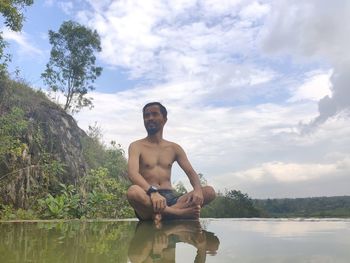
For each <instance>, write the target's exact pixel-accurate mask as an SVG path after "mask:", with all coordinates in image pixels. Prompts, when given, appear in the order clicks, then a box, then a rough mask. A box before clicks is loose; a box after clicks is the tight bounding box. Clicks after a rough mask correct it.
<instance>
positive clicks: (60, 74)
mask: <svg viewBox="0 0 350 263" xmlns="http://www.w3.org/2000/svg"><path fill="white" fill-rule="evenodd" d="M49 40H50V44H51V45H52V49H51V56H50V61H49V63H47V65H46V70H45V71H44V72H43V73H42V75H41V76H42V78H43V80H44V82H45V83H46V84H47V85H48V86H49V89H51V90H52V91H54V92H57V91H61V92H63V94H64V96H65V98H66V101H65V103H64V110H66V111H71V112H72V113H74V112H78V111H79V110H80V109H81V108H82V107H87V106H90V107H91V106H92V99H91V98H87V97H86V94H87V93H88V91H89V90H94V86H93V85H92V84H93V83H94V81H95V80H96V78H97V77H98V76H100V75H101V72H102V68H101V67H97V66H95V62H96V57H95V55H94V52H95V51H97V52H100V51H101V41H100V37H99V35H98V33H97V31H96V30H91V29H89V28H87V27H85V26H83V25H80V24H79V23H76V22H74V21H66V22H64V23H63V24H62V25H61V27H60V29H59V31H58V32H54V31H52V30H50V31H49Z"/></svg>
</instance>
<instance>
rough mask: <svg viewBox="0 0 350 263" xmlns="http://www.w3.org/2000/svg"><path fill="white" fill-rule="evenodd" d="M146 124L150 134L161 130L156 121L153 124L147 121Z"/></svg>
mask: <svg viewBox="0 0 350 263" xmlns="http://www.w3.org/2000/svg"><path fill="white" fill-rule="evenodd" d="M145 126H146V131H147V133H148V135H154V134H156V133H157V132H158V131H159V127H158V125H157V124H156V123H152V125H151V126H150V124H149V123H147V124H146V125H145Z"/></svg>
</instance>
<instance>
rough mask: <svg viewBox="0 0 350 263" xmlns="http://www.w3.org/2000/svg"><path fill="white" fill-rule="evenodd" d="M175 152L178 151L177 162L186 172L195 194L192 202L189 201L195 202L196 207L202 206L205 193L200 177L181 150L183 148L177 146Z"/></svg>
mask: <svg viewBox="0 0 350 263" xmlns="http://www.w3.org/2000/svg"><path fill="white" fill-rule="evenodd" d="M175 151H176V161H177V162H178V164H179V165H180V167H181V168H182V170H184V172H185V173H186V175H187V177H188V179H189V180H190V183H191V185H192V187H193V194H192V196H191V199H192V200H188V201H189V202H193V203H195V204H196V205H202V204H203V200H204V199H203V192H202V187H201V183H200V180H199V176H198V174H197V173H196V172H195V170H194V169H193V167H192V165H191V163H190V161H189V160H188V159H187V156H186V153H185V151H184V150H183V149H182V148H181V146H179V145H177V144H175Z"/></svg>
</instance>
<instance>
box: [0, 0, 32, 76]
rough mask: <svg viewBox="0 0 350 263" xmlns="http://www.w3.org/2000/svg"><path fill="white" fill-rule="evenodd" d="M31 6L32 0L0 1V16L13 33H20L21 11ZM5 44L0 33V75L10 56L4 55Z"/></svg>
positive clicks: (22, 17)
mask: <svg viewBox="0 0 350 263" xmlns="http://www.w3.org/2000/svg"><path fill="white" fill-rule="evenodd" d="M31 4H33V0H0V14H1V15H2V16H3V17H4V19H5V21H4V23H5V25H6V26H7V27H8V28H9V29H11V30H13V31H21V29H22V26H23V20H24V16H23V13H22V10H23V9H24V8H25V7H26V6H30V5H31ZM5 47H6V42H5V41H4V39H3V37H2V32H0V74H3V73H4V72H5V70H6V67H7V63H8V62H9V61H10V55H8V54H5V53H4V49H5Z"/></svg>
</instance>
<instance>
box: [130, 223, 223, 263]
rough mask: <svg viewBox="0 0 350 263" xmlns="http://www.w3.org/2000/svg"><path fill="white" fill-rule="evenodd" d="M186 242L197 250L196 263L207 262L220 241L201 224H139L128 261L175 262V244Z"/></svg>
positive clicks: (133, 262)
mask: <svg viewBox="0 0 350 263" xmlns="http://www.w3.org/2000/svg"><path fill="white" fill-rule="evenodd" d="M178 242H184V243H187V244H190V245H193V246H194V247H195V248H197V255H196V258H195V260H194V262H205V259H206V255H207V254H210V255H215V254H216V251H217V249H218V248H219V244H220V241H219V239H218V238H217V237H216V236H215V235H214V234H213V233H210V232H207V231H204V230H202V229H201V226H200V223H199V221H177V222H175V221H171V222H165V223H163V224H162V227H161V228H160V229H156V227H155V226H154V225H153V224H152V223H150V222H144V221H143V222H139V223H138V225H137V227H136V231H135V235H134V237H133V239H132V240H131V242H130V247H129V252H128V254H129V259H130V261H131V262H132V263H140V262H155V261H156V262H165V263H166V262H175V254H176V253H175V252H176V251H175V249H176V243H178Z"/></svg>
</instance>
